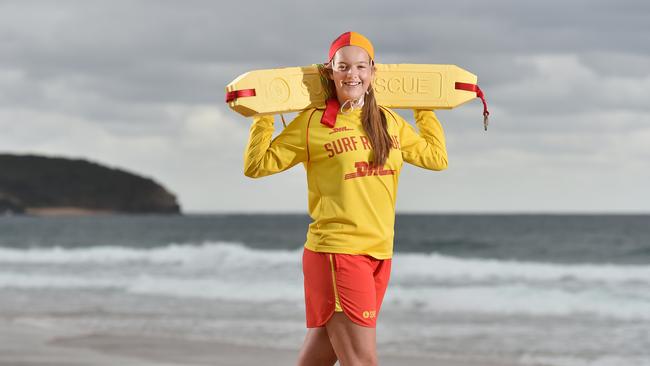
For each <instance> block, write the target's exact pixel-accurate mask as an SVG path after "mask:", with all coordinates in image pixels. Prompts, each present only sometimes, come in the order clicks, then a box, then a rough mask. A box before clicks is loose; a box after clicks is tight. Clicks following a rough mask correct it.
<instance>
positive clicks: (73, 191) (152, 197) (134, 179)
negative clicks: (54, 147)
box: [0, 154, 180, 214]
mask: <svg viewBox="0 0 650 366" xmlns="http://www.w3.org/2000/svg"><path fill="white" fill-rule="evenodd" d="M47 212H64V213H65V212H73V213H92V212H113V213H170V214H173V213H180V206H179V205H178V203H177V201H176V197H175V196H174V195H173V194H172V193H170V192H168V191H167V190H166V189H165V188H163V187H162V186H161V185H159V184H158V183H156V182H155V181H153V180H152V179H149V178H145V177H141V176H138V175H135V174H132V173H129V172H126V171H123V170H120V169H114V168H109V167H106V166H102V165H99V164H97V163H93V162H90V161H87V160H76V159H65V158H53V157H45V156H36V155H11V154H0V213H47Z"/></svg>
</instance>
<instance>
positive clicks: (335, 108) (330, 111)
mask: <svg viewBox="0 0 650 366" xmlns="http://www.w3.org/2000/svg"><path fill="white" fill-rule="evenodd" d="M339 108H341V104H340V103H339V101H338V99H336V98H329V99H328V100H326V101H325V112H324V113H323V117H321V119H320V123H322V124H324V125H325V126H327V127H329V128H332V127H334V124H336V115H337V114H338V113H339Z"/></svg>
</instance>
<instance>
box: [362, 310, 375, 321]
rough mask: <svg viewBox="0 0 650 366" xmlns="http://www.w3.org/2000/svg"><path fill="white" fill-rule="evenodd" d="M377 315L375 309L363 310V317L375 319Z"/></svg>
mask: <svg viewBox="0 0 650 366" xmlns="http://www.w3.org/2000/svg"><path fill="white" fill-rule="evenodd" d="M376 315H377V312H376V311H374V310H366V311H364V312H363V318H364V319H368V318H370V319H373V318H375V317H376Z"/></svg>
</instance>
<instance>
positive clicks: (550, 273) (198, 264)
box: [0, 214, 650, 366]
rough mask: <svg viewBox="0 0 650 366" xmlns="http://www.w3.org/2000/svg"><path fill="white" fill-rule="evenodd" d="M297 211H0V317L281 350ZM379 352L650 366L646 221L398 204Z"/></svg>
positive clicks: (297, 294) (295, 341)
mask: <svg viewBox="0 0 650 366" xmlns="http://www.w3.org/2000/svg"><path fill="white" fill-rule="evenodd" d="M308 224H309V217H307V216H306V215H286V214H277V215H275V214H274V215H271V214H268V215H243V214H236V215H235V214H233V215H226V214H215V215H195V214H192V215H184V216H156V215H143V216H137V215H136V216H133V215H115V216H88V217H28V216H6V217H0V317H4V318H11V319H15V320H17V321H20V322H24V323H25V324H32V325H38V326H40V327H65V328H69V329H75V330H77V331H83V332H87V333H89V334H104V333H106V334H117V335H120V334H125V335H139V334H141V335H156V336H169V337H179V336H180V337H183V338H186V339H190V340H192V339H196V340H215V341H220V342H225V343H231V344H238V345H255V346H263V347H271V348H280V349H295V348H297V347H299V345H300V344H301V342H302V339H303V337H304V334H305V326H304V303H303V288H302V269H301V264H300V260H301V254H302V245H303V244H304V239H305V234H306V229H307V225H308ZM395 232H396V235H395V256H394V259H393V270H392V274H391V281H390V284H389V287H388V291H387V294H386V297H385V300H384V305H383V307H382V311H381V314H380V315H379V322H378V323H379V325H378V328H377V331H378V338H377V344H378V349H379V350H380V353H383V354H395V355H424V356H426V355H436V356H437V357H447V358H449V359H454V358H455V357H459V356H463V357H464V358H465V359H467V358H468V357H470V358H472V359H474V360H476V361H477V363H478V362H481V361H486V360H488V361H499V360H504V361H508V362H514V363H516V364H521V365H558V366H582V365H598V366H633V365H650V216H648V215H442V214H440V215H425V214H417V215H416V214H413V215H411V214H408V215H407V214H399V215H397V220H396V227H395Z"/></svg>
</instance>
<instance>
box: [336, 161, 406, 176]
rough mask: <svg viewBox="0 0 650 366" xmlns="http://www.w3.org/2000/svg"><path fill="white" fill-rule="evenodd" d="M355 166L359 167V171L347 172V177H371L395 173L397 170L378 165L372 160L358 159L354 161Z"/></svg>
mask: <svg viewBox="0 0 650 366" xmlns="http://www.w3.org/2000/svg"><path fill="white" fill-rule="evenodd" d="M354 167H355V168H357V171H355V172H352V173H347V174H346V175H345V179H352V178H359V177H369V176H372V175H395V170H393V169H384V166H383V165H382V166H378V165H376V164H374V163H373V162H371V161H357V162H355V163H354Z"/></svg>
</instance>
